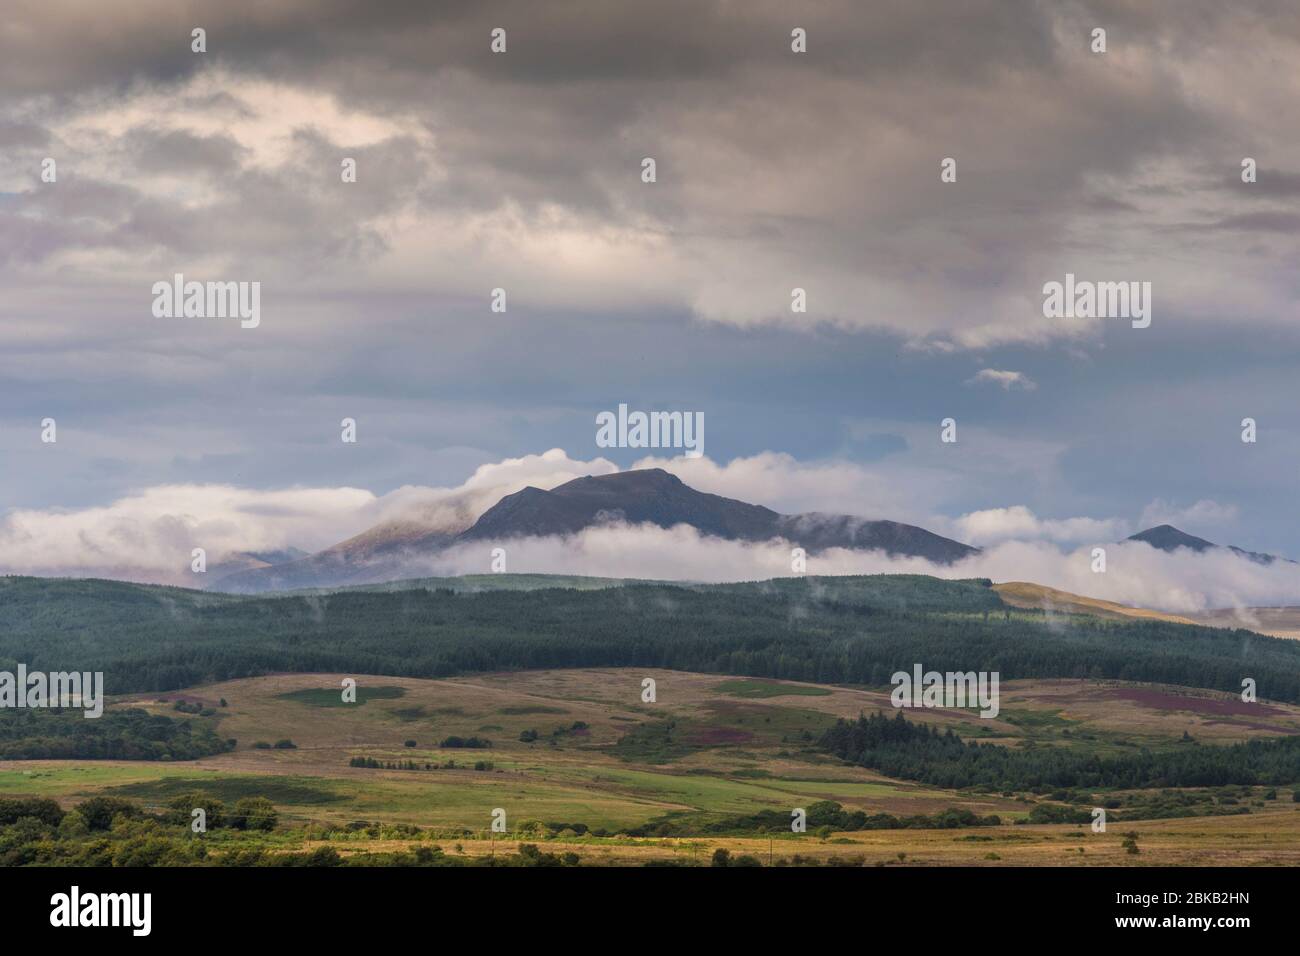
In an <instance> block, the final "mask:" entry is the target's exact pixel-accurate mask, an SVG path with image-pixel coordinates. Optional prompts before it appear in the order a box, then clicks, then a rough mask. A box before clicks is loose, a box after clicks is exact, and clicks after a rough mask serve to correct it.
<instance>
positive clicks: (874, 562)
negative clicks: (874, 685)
mask: <svg viewBox="0 0 1300 956" xmlns="http://www.w3.org/2000/svg"><path fill="white" fill-rule="evenodd" d="M637 467H663V468H665V470H668V471H671V472H673V473H675V474H677V475H678V476H679V477H681V478H682V480H683V481H685V482H686V483H687V484H689V485H691V486H693V487H695V488H697V489H698V490H701V491H707V492H713V493H716V494H723V495H727V496H729V497H735V498H740V499H743V500H746V501H751V502H755V503H758V504H765V505H767V506H769V507H775V508H776V510H780V511H783V512H785V513H790V512H796V511H805V510H823V511H831V512H841V513H859V514H863V516H866V517H871V516H885V517H892V516H893V515H891V514H890V513H889V511H888V510H885V511H884V512H883V514H882V511H881V507H882V506H881V505H880V502H887V501H891V500H893V495H894V492H892V491H891V490H890V489H889V488H888V487H886V482H884V481H883V480H881V479H878V478H875V477H873V475H872V473H871V471H870V470H869V469H866V468H864V467H863V466H860V465H855V464H852V463H847V462H823V463H803V462H799V461H797V460H795V459H794V458H792V457H790V456H789V455H783V454H776V453H772V452H767V453H764V454H761V455H756V456H753V457H750V458H737V459H734V460H732V461H731V462H728V463H726V464H719V463H717V462H713V461H711V460H709V459H707V458H703V459H696V460H687V459H645V460H643V461H640V462H638V463H637ZM616 471H618V468H617V467H616V466H615V465H614V464H613V463H611V462H609V461H607V460H605V459H603V458H596V459H593V460H591V461H582V460H579V459H574V458H570V457H569V456H568V455H567V454H566V453H565V452H564V451H563V450H562V449H559V448H554V449H551V450H550V451H547V452H545V453H544V454H540V455H526V456H523V457H520V458H511V459H506V460H504V461H501V462H496V463H492V464H486V465H483V466H481V467H479V468H477V469H476V470H475V471H474V473H473V474H472V475H471V476H470V477H469V478H468V479H467V480H466V481H464V482H463V483H462V484H460V485H457V486H454V487H444V488H432V487H419V486H407V487H403V488H399V489H397V490H396V491H393V492H391V493H390V494H387V495H383V496H376V495H374V494H373V493H371V492H369V491H365V490H362V489H356V488H287V489H280V490H273V491H256V490H250V489H242V488H236V487H232V486H228V485H165V486H158V487H154V488H147V489H144V490H143V491H141V492H139V493H137V494H133V495H130V496H127V497H124V498H122V499H119V500H118V501H115V502H113V503H111V504H109V505H106V506H103V507H94V508H84V509H77V510H60V511H53V510H49V511H37V510H22V511H15V512H11V513H10V514H8V515H6V516H5V517H4V518H3V519H0V555H2V556H3V558H2V559H0V571H3V572H5V573H25V574H41V575H76V576H111V577H120V578H125V579H128V580H139V581H153V582H159V583H174V584H183V585H189V586H193V584H194V577H193V575H192V574H191V573H190V571H189V561H190V549H191V548H193V547H203V548H205V549H206V550H207V551H208V559H209V566H210V567H211V566H212V565H213V564H217V563H220V561H221V560H223V558H224V557H226V556H228V555H230V554H233V553H235V552H243V551H265V550H274V549H279V548H283V547H286V546H289V545H294V546H297V547H301V548H304V549H307V550H319V549H322V548H325V547H328V546H330V545H333V544H336V543H338V542H340V541H342V540H343V539H346V538H349V537H351V536H354V535H356V534H358V533H359V532H362V531H363V530H366V529H369V528H372V527H374V526H377V525H378V526H385V527H391V526H393V525H401V526H403V527H404V528H408V529H414V530H416V531H419V530H434V529H436V530H442V531H450V532H454V531H458V530H461V529H463V528H465V527H467V526H468V525H469V524H471V523H472V522H473V521H474V519H475V518H477V517H478V515H479V514H481V513H482V512H483V511H484V510H486V509H487V508H488V507H490V506H491V505H492V504H495V503H496V501H498V500H500V498H501V497H503V496H504V495H507V494H511V493H513V492H516V491H518V490H520V489H521V488H523V487H525V486H526V485H533V486H534V487H539V488H553V487H555V486H557V485H559V484H562V483H564V482H566V481H569V480H571V479H573V478H577V477H581V476H583V475H589V474H590V475H601V474H610V473H613V472H616ZM1189 510H1190V511H1195V512H1196V513H1198V514H1207V515H1210V516H1215V515H1218V516H1223V515H1225V514H1227V513H1228V512H1226V511H1225V510H1224V508H1223V506H1218V505H1214V503H1213V502H1198V503H1197V505H1194V506H1193V508H1192V509H1189ZM930 527H931V528H932V530H935V531H937V532H939V533H947V534H951V535H953V536H956V537H959V538H962V539H964V540H967V541H970V542H972V543H975V544H979V545H983V546H984V551H983V552H982V553H980V554H978V555H975V556H972V557H970V558H968V559H966V560H963V561H961V562H959V563H958V564H956V565H953V566H940V565H933V564H930V563H929V562H927V561H924V560H922V559H919V558H891V557H889V556H887V555H885V554H884V553H882V552H859V551H846V550H832V551H829V552H826V553H824V554H817V555H811V556H809V559H808V573H809V574H876V573H916V574H933V575H936V576H939V577H945V578H960V577H988V578H992V579H993V580H995V581H1013V580H1016V581H1033V582H1036V583H1039V584H1045V585H1048V586H1050V587H1054V588H1059V589H1061V590H1064V591H1070V592H1073V593H1077V594H1084V595H1088V596H1091V597H1097V598H1103V599H1106V600H1111V601H1117V602H1120V603H1123V604H1132V605H1139V606H1144V607H1154V608H1161V609H1165V610H1171V611H1197V610H1202V609H1205V608H1211V607H1244V606H1250V605H1265V604H1287V603H1300V566H1297V565H1293V564H1289V563H1286V562H1276V563H1275V564H1273V565H1261V564H1257V563H1254V562H1251V561H1249V560H1246V559H1244V558H1241V557H1238V556H1237V555H1235V554H1233V553H1232V552H1229V551H1226V550H1216V551H1213V552H1205V553H1203V554H1194V553H1191V552H1187V551H1180V552H1178V553H1175V554H1167V553H1165V552H1162V551H1158V550H1155V549H1152V548H1151V547H1149V546H1148V545H1146V544H1143V543H1131V542H1118V543H1117V541H1118V539H1119V538H1121V537H1122V536H1123V535H1124V533H1125V532H1126V531H1127V530H1128V529H1127V527H1126V526H1125V525H1124V523H1123V522H1122V521H1120V520H1118V519H1113V518H1101V519H1097V518H1086V517H1074V518H1065V519H1046V518H1040V517H1039V516H1037V515H1036V514H1034V513H1033V512H1032V511H1031V510H1030V509H1028V508H1026V507H1024V506H1022V505H1013V506H1009V507H1006V508H994V509H987V510H982V511H975V512H970V513H967V514H964V515H962V516H960V517H959V518H956V519H952V520H951V521H942V520H941V521H937V522H935V523H931V524H930ZM484 544H485V543H484V542H475V543H474V544H473V545H467V546H464V547H453V548H450V549H447V550H445V551H442V552H440V553H437V554H433V555H429V554H423V555H413V556H411V558H410V559H409V561H408V563H407V568H408V575H409V576H421V575H429V574H461V573H481V572H482V571H483V570H484V564H485V562H484V554H485V551H484ZM1098 544H1101V545H1104V546H1105V547H1106V549H1107V564H1108V568H1107V571H1106V573H1104V574H1095V573H1093V572H1092V570H1091V566H1092V557H1091V549H1092V547H1093V546H1095V545H1098ZM506 546H507V554H508V567H509V570H511V571H512V572H546V573H566V574H592V575H600V576H607V577H638V578H654V579H668V580H699V581H737V580H751V579H761V578H769V577H773V576H780V575H787V574H789V573H791V572H790V547H791V545H790V544H789V543H788V542H771V543H762V544H744V543H739V542H729V541H723V540H720V539H716V538H708V537H702V536H701V535H700V534H699V533H697V532H696V531H695V530H694V529H692V528H690V527H688V526H679V527H675V528H669V529H664V528H658V527H655V526H651V525H646V526H636V527H630V526H627V525H605V526H600V527H595V528H590V529H588V530H586V531H584V532H582V533H580V534H577V535H573V536H570V537H566V538H563V539H557V538H534V539H523V540H516V541H511V542H507V543H506Z"/></svg>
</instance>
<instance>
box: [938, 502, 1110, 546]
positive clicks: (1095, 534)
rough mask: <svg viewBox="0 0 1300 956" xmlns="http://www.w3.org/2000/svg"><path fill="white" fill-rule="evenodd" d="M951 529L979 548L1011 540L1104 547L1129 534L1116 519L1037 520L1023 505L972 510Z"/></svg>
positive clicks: (956, 521)
mask: <svg viewBox="0 0 1300 956" xmlns="http://www.w3.org/2000/svg"><path fill="white" fill-rule="evenodd" d="M951 527H952V531H953V533H954V534H955V535H956V536H958V537H960V539H961V540H962V541H965V542H967V543H968V544H974V545H978V546H981V547H982V546H984V545H987V544H993V543H997V542H1001V541H1007V540H1012V539H1018V540H1039V539H1045V540H1049V541H1058V542H1092V543H1095V544H1104V543H1105V542H1107V541H1115V540H1118V539H1119V538H1124V537H1127V536H1128V535H1129V534H1130V533H1131V532H1130V531H1129V527H1128V525H1127V523H1126V522H1124V521H1123V520H1121V519H1118V518H1062V519H1052V518H1040V517H1038V516H1037V515H1036V514H1034V513H1033V512H1032V511H1030V510H1029V509H1028V508H1026V507H1025V506H1024V505H1013V506H1012V507H1010V508H989V509H986V510H984V511H972V512H970V513H969V514H964V515H962V516H961V517H960V518H957V519H955V520H954V521H953V522H952V525H951Z"/></svg>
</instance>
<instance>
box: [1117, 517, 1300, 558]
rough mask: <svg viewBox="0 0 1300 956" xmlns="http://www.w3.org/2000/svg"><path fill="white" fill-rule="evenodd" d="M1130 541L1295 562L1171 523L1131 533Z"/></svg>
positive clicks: (1166, 548) (1163, 548)
mask: <svg viewBox="0 0 1300 956" xmlns="http://www.w3.org/2000/svg"><path fill="white" fill-rule="evenodd" d="M1128 540H1129V541H1142V542H1144V543H1146V544H1149V545H1151V547H1153V548H1155V549H1157V550H1158V551H1167V552H1169V553H1173V552H1174V551H1177V550H1178V549H1179V548H1187V549H1189V550H1191V551H1195V552H1196V553H1197V554H1201V553H1203V552H1205V551H1213V550H1224V551H1231V552H1232V553H1233V554H1237V555H1240V556H1241V557H1243V558H1248V559H1250V560H1251V561H1254V562H1255V563H1256V564H1272V563H1273V562H1274V561H1288V563H1291V564H1294V563H1295V562H1293V561H1290V560H1289V559H1288V558H1279V557H1278V556H1277V555H1275V554H1261V553H1260V552H1258V551H1247V550H1245V549H1244V548H1238V547H1236V546H1235V545H1231V544H1230V545H1226V546H1225V545H1219V544H1215V543H1214V542H1213V541H1206V540H1205V539H1204V538H1198V537H1196V535H1194V534H1188V533H1187V532H1185V531H1180V530H1179V529H1177V528H1175V527H1174V526H1173V525H1171V524H1162V525H1156V526H1155V527H1154V528H1147V530H1145V531H1139V532H1138V533H1137V534H1135V535H1130V536H1129V538H1128Z"/></svg>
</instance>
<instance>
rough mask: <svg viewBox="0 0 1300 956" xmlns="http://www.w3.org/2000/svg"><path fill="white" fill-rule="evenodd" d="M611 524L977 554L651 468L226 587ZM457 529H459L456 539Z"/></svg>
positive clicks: (380, 568)
mask: <svg viewBox="0 0 1300 956" xmlns="http://www.w3.org/2000/svg"><path fill="white" fill-rule="evenodd" d="M613 522H627V523H629V524H653V525H656V526H658V527H661V528H670V527H673V526H676V525H681V524H685V525H690V526H691V527H693V528H695V529H696V530H698V531H699V532H700V533H701V534H704V535H709V536H713V537H717V538H723V539H725V540H728V541H753V542H758V541H770V540H773V539H776V538H783V539H785V540H788V541H790V542H792V543H793V544H795V545H797V546H800V547H802V548H804V549H805V550H807V551H808V552H809V553H812V554H815V553H817V552H820V551H825V550H827V549H829V548H849V549H859V550H882V551H885V552H887V553H889V554H890V555H900V556H905V557H921V558H925V559H927V560H929V561H933V562H935V563H938V564H952V563H953V562H955V561H959V560H960V559H962V558H964V557H967V556H968V555H971V554H975V553H976V551H977V549H976V548H972V547H970V546H968V545H965V544H962V543H960V542H958V541H953V540H951V539H948V538H944V537H941V536H939V535H937V534H933V533H931V532H929V531H926V530H925V529H924V528H918V527H915V526H913V525H908V524H901V523H899V522H896V521H867V520H864V519H862V518H856V517H853V516H850V515H824V514H816V513H812V514H797V515H783V514H779V513H778V512H776V511H773V510H772V509H771V508H764V507H763V506H761V505H754V504H749V503H748V502H744V501H737V500H735V499H733V498H724V497H722V496H721V495H714V494H708V493H705V492H701V491H696V490H695V489H694V488H691V487H690V486H689V485H687V484H685V483H684V482H683V481H682V480H681V479H680V478H678V477H677V476H676V475H672V474H669V473H668V472H666V471H664V470H663V469H659V468H652V469H644V470H637V471H626V472H619V473H617V474H613V475H601V476H599V477H592V476H587V477H584V478H575V479H574V480H572V481H569V482H566V483H565V484H563V485H560V486H559V487H558V488H555V489H553V490H551V491H543V490H542V489H540V488H533V487H528V488H524V489H523V490H521V491H518V492H515V493H514V494H510V495H506V496H505V497H504V498H502V499H501V500H500V501H498V502H497V503H496V504H495V505H493V506H492V507H491V508H489V509H488V510H487V511H485V512H484V513H483V514H482V515H481V516H479V518H478V520H477V521H474V522H473V524H471V525H470V526H469V527H467V528H463V530H461V529H454V528H446V527H439V528H433V529H430V528H429V527H428V526H425V525H421V524H419V523H418V522H417V523H413V524H410V525H404V524H400V523H389V524H385V525H379V526H376V527H374V528H371V529H370V530H369V531H366V532H364V533H362V534H360V535H357V536H356V537H355V538H351V539H349V540H347V541H344V542H342V543H341V544H337V545H335V546H333V547H332V548H327V549H326V550H324V551H321V552H320V553H318V554H314V555H312V556H311V557H309V558H304V559H302V560H299V561H292V562H289V563H287V564H281V565H276V566H274V567H269V568H256V569H251V570H247V571H243V572H240V573H238V574H232V575H230V576H229V577H226V578H224V579H222V580H221V581H219V582H217V584H216V585H215V587H216V588H217V589H219V590H223V591H233V592H239V593H255V592H259V591H269V590H285V589H292V588H307V587H332V586H338V585H344V584H374V583H380V582H383V581H391V580H396V579H398V578H402V577H416V576H423V575H428V574H430V573H432V571H431V570H430V569H431V565H432V559H433V558H434V557H435V556H436V555H437V554H438V553H439V552H441V551H442V550H444V549H445V548H447V547H449V546H450V545H453V544H458V543H466V542H487V541H507V540H511V539H517V538H530V537H550V536H565V535H572V534H576V533H577V532H579V531H582V530H583V529H585V528H591V527H596V526H599V525H602V524H607V523H613ZM458 531H459V533H457V532H458Z"/></svg>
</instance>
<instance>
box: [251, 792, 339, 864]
mask: <svg viewBox="0 0 1300 956" xmlns="http://www.w3.org/2000/svg"><path fill="white" fill-rule="evenodd" d="M278 820H279V814H278V813H277V812H276V809H275V804H273V803H271V801H270V800H268V799H266V797H243V798H242V799H239V800H236V801H235V809H234V811H233V812H232V813H231V814H230V825H231V826H232V827H234V828H235V829H236V830H274V829H275V824H276V823H277V822H278ZM312 865H313V866H315V865H318V864H312Z"/></svg>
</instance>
